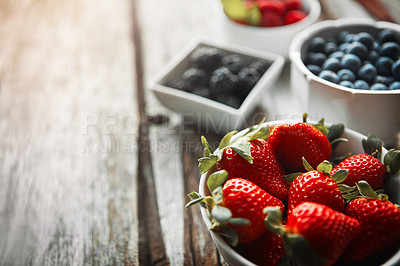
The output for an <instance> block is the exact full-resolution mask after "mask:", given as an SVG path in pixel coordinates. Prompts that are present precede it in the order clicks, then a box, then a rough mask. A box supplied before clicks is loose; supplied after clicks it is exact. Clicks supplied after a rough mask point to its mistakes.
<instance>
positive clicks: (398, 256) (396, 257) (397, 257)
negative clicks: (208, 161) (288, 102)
mask: <svg viewBox="0 0 400 266" xmlns="http://www.w3.org/2000/svg"><path fill="white" fill-rule="evenodd" d="M293 122H298V121H295V120H293V119H292V120H276V121H268V122H265V123H264V124H267V125H268V126H275V125H279V124H284V123H293ZM307 123H315V121H308V122H307ZM325 124H326V125H328V126H329V125H331V124H330V123H327V122H325ZM247 130H248V128H247V129H243V130H241V131H240V132H238V133H236V134H235V135H234V136H233V137H232V140H231V141H234V140H235V139H237V138H238V137H240V136H242V135H243V134H245V132H246V131H247ZM344 132H345V133H346V134H348V135H353V136H354V137H356V138H361V139H364V138H367V136H365V135H364V134H361V133H359V132H357V131H355V130H352V129H350V128H347V127H345V131H344ZM387 152H388V150H387V149H386V148H385V147H382V156H381V161H382V158H383V157H384V155H385V154H386V153H387ZM398 175H400V173H398ZM206 177H207V172H206V173H204V174H202V175H201V177H200V182H199V194H200V195H201V196H205V195H206V192H205V187H206ZM200 209H201V215H202V217H203V221H204V223H205V224H206V226H207V228H210V226H211V221H210V218H209V215H208V214H207V210H206V209H205V208H200ZM209 232H210V234H211V236H212V238H213V240H214V241H215V242H217V243H218V245H220V246H221V247H222V248H223V249H224V250H225V251H226V252H228V253H229V254H230V255H231V257H232V258H233V259H235V260H236V261H237V262H239V263H240V265H249V266H256V265H255V264H254V263H252V262H250V261H249V260H247V259H246V258H244V257H243V256H242V255H240V254H239V253H238V252H237V251H235V250H234V249H233V248H232V247H231V246H230V245H229V244H228V243H226V241H225V240H224V239H223V238H222V237H221V236H220V235H219V234H217V233H214V232H212V231H211V230H209ZM399 261H400V249H399V250H398V251H397V252H396V253H395V254H393V256H392V257H390V258H389V259H388V260H387V261H386V262H385V263H384V264H382V266H395V265H397V263H399Z"/></svg>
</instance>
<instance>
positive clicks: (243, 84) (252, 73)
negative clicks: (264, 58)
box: [235, 67, 260, 99]
mask: <svg viewBox="0 0 400 266" xmlns="http://www.w3.org/2000/svg"><path fill="white" fill-rule="evenodd" d="M259 79H260V74H259V73H258V72H257V70H255V69H254V68H250V67H249V68H243V69H242V70H240V72H239V74H238V85H237V87H236V90H235V95H236V96H238V97H239V98H240V99H244V98H246V96H247V95H248V94H249V92H250V91H251V89H252V88H253V87H254V86H255V85H256V84H257V82H258V80H259Z"/></svg>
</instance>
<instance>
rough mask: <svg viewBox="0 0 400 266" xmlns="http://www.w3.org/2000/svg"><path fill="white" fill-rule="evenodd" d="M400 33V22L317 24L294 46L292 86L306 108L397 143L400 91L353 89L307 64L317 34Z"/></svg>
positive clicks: (294, 94) (354, 20)
mask: <svg viewBox="0 0 400 266" xmlns="http://www.w3.org/2000/svg"><path fill="white" fill-rule="evenodd" d="M386 28H388V29H393V30H395V31H397V32H400V25H398V24H393V23H388V22H375V21H373V20H370V19H360V18H346V19H338V20H329V21H323V22H319V23H316V24H314V25H312V26H310V27H308V28H307V29H305V30H303V31H302V32H301V33H299V34H298V35H297V36H296V37H295V38H294V39H293V42H292V44H291V46H290V49H289V50H290V55H289V57H290V61H291V88H292V94H293V96H294V97H295V98H296V99H298V100H299V103H300V106H301V107H302V111H304V112H309V113H315V114H316V115H317V116H318V117H325V118H326V120H327V121H331V122H332V123H337V122H342V123H344V124H345V125H346V126H351V128H353V129H354V130H357V131H359V132H362V133H363V134H369V133H375V134H376V135H377V136H378V137H379V138H381V139H382V140H383V141H384V142H385V145H390V146H395V143H396V134H397V133H398V132H400V91H399V90H394V91H390V90H387V91H369V90H357V89H349V88H346V87H343V86H340V85H338V84H334V83H332V82H329V81H326V80H324V79H321V78H319V77H317V76H315V75H314V74H312V73H311V72H310V71H309V70H308V69H307V68H306V66H305V65H304V63H303V60H304V59H305V55H306V53H307V50H308V47H309V45H310V41H311V39H312V38H313V37H314V36H322V37H333V36H336V35H337V34H338V33H339V32H340V31H343V30H346V31H349V32H353V33H358V32H361V31H366V32H370V33H372V34H376V33H377V32H378V31H379V30H381V29H386Z"/></svg>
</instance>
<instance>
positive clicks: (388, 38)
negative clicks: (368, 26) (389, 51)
mask: <svg viewBox="0 0 400 266" xmlns="http://www.w3.org/2000/svg"><path fill="white" fill-rule="evenodd" d="M378 40H379V42H380V43H385V42H398V41H399V36H398V33H396V32H395V31H393V30H390V29H385V30H382V31H381V32H379V34H378Z"/></svg>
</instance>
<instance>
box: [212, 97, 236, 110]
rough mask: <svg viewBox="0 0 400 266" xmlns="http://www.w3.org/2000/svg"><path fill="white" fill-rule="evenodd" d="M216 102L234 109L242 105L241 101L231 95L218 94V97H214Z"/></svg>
mask: <svg viewBox="0 0 400 266" xmlns="http://www.w3.org/2000/svg"><path fill="white" fill-rule="evenodd" d="M215 100H216V101H217V102H220V103H223V104H225V105H228V106H230V107H233V108H235V109H239V107H240V106H241V105H242V101H241V100H240V99H239V98H238V97H236V96H233V95H224V94H221V95H218V97H217V98H216V99H215Z"/></svg>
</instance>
